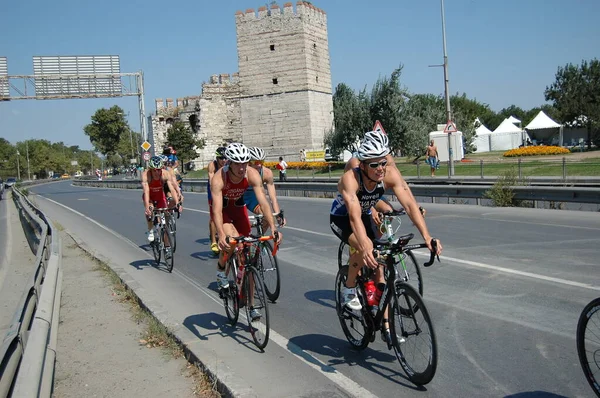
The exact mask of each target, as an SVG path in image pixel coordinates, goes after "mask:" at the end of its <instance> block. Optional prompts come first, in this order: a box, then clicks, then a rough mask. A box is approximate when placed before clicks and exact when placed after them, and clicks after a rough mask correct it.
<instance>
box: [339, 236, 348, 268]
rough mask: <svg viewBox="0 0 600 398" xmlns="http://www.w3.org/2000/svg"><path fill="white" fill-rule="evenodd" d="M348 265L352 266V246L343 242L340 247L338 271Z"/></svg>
mask: <svg viewBox="0 0 600 398" xmlns="http://www.w3.org/2000/svg"><path fill="white" fill-rule="evenodd" d="M348 264H350V245H347V244H345V243H344V241H341V242H340V246H339V247H338V269H341V268H342V267H343V266H344V265H348Z"/></svg>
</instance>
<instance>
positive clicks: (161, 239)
mask: <svg viewBox="0 0 600 398" xmlns="http://www.w3.org/2000/svg"><path fill="white" fill-rule="evenodd" d="M171 210H172V209H170V208H168V207H159V208H152V224H153V227H152V228H153V229H154V240H153V241H152V242H150V246H151V247H152V252H153V253H154V261H156V265H157V266H160V260H161V256H162V255H164V259H165V265H166V266H167V271H169V272H173V265H174V261H175V255H174V252H173V250H171V252H170V253H168V251H167V249H168V248H170V247H172V243H173V239H174V238H173V234H172V233H171V227H170V223H169V222H167V219H168V218H173V215H172V214H171V215H170V216H169V217H167V216H166V213H167V212H169V211H171ZM165 243H167V244H165Z"/></svg>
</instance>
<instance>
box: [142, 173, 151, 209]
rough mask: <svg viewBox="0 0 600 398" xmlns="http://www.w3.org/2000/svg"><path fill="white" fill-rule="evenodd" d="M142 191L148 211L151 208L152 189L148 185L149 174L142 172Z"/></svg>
mask: <svg viewBox="0 0 600 398" xmlns="http://www.w3.org/2000/svg"><path fill="white" fill-rule="evenodd" d="M142 191H143V192H144V194H143V195H142V197H143V198H144V207H145V208H146V209H147V208H148V207H149V206H150V187H149V185H148V172H147V171H144V172H142Z"/></svg>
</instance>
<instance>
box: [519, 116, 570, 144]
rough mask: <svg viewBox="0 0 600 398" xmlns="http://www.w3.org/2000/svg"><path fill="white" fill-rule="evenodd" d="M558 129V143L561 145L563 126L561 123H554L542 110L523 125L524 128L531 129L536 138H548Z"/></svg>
mask: <svg viewBox="0 0 600 398" xmlns="http://www.w3.org/2000/svg"><path fill="white" fill-rule="evenodd" d="M555 129H558V145H560V146H562V144H563V128H562V125H560V124H558V123H556V122H555V121H554V120H552V119H550V117H549V116H548V115H546V114H545V113H544V111H540V113H538V114H537V115H536V117H534V118H533V120H532V121H531V122H529V124H528V125H527V126H525V130H527V131H531V130H536V131H534V132H532V134H533V135H534V137H535V138H536V139H550V138H551V137H552V136H553V135H554V134H555V133H556V130H555Z"/></svg>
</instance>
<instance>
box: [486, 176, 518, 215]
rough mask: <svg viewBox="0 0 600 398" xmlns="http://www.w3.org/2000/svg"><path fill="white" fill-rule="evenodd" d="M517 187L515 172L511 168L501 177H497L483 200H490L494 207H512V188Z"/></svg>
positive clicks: (513, 202) (513, 203)
mask: <svg viewBox="0 0 600 398" xmlns="http://www.w3.org/2000/svg"><path fill="white" fill-rule="evenodd" d="M515 185H517V172H516V171H515V168H514V167H512V168H510V169H509V170H508V171H506V172H505V173H504V174H503V175H501V176H499V177H498V180H497V181H496V183H495V184H494V185H493V186H492V187H491V188H490V189H488V190H487V191H485V193H484V194H483V196H484V197H485V198H488V199H491V200H492V203H493V204H494V206H497V207H513V206H516V205H517V203H515V200H514V196H515V195H514V192H513V190H512V187H513V186H515Z"/></svg>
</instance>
